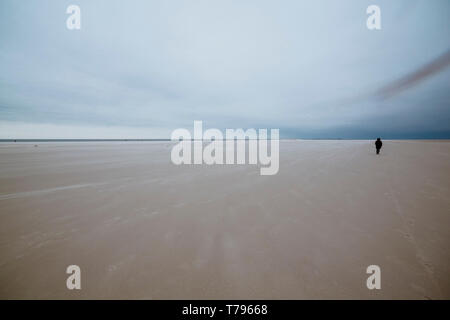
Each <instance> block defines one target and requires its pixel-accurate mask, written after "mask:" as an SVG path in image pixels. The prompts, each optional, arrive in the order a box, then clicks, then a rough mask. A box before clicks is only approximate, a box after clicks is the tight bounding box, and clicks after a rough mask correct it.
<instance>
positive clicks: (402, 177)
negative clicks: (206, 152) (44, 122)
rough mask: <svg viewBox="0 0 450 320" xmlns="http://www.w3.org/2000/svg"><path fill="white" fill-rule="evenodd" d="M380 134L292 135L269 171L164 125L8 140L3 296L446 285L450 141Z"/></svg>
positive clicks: (1, 180) (396, 290)
mask: <svg viewBox="0 0 450 320" xmlns="http://www.w3.org/2000/svg"><path fill="white" fill-rule="evenodd" d="M373 143H374V142H373V141H368V140H354V141H346V140H333V141H332V140H315V141H313V140H282V141H280V163H279V171H278V173H277V174H275V175H272V176H263V175H260V170H259V169H260V168H259V165H249V164H246V165H178V166H177V165H174V164H173V163H172V162H171V160H170V153H171V149H172V146H173V145H174V144H173V143H172V142H168V141H159V142H145V141H143V142H32V143H25V142H20V143H19V142H18V143H12V142H11V143H1V144H0V299H449V298H450V277H449V272H450V250H449V245H450V228H449V226H450V179H449V178H450V142H449V141H388V140H386V141H384V144H383V148H382V149H381V153H380V155H378V156H377V155H376V154H375V148H374V145H373ZM69 265H78V266H79V267H80V269H81V290H68V289H67V287H66V279H67V277H68V276H69V275H68V274H66V268H67V267H68V266H69ZM370 265H378V266H379V267H380V270H381V289H380V290H376V289H375V290H369V289H368V288H367V286H366V280H367V278H368V277H369V274H367V273H366V269H367V267H368V266H370Z"/></svg>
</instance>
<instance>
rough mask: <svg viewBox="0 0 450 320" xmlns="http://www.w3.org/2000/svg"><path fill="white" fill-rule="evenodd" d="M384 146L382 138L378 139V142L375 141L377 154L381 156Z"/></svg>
mask: <svg viewBox="0 0 450 320" xmlns="http://www.w3.org/2000/svg"><path fill="white" fill-rule="evenodd" d="M382 145H383V142H381V139H380V138H377V141H375V148H377V154H380V149H381V146H382Z"/></svg>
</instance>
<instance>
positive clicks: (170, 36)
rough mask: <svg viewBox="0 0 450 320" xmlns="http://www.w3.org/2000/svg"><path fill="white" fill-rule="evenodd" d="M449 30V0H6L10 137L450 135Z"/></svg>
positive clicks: (4, 57) (1, 55) (3, 109)
mask: <svg viewBox="0 0 450 320" xmlns="http://www.w3.org/2000/svg"><path fill="white" fill-rule="evenodd" d="M71 4H75V5H78V6H79V7H80V9H81V29H80V30H69V29H67V27H66V20H67V18H68V17H69V14H67V13H66V9H67V7H68V6H69V5H71ZM372 4H376V5H378V6H379V7H380V9H381V30H369V29H368V28H367V26H366V20H367V17H368V14H367V13H366V9H367V7H368V6H369V5H372ZM449 31H450V1H448V0H433V1H429V0H396V1H392V0H385V1H383V0H370V1H366V0H345V1H336V0H316V1H298V0H292V1H291V0H280V1H275V0H146V1H138V0H128V1H122V0H95V1H92V0H70V1H66V0H59V1H52V0H40V1H37V0H29V1H17V0H2V1H0V139H58V138H61V139H95V138H109V139H126V138H128V139H133V138H170V134H171V132H172V131H173V130H175V129H177V128H187V129H189V130H191V131H192V130H193V122H194V120H202V121H203V126H204V128H205V129H206V128H219V129H221V130H225V128H244V129H246V128H256V129H258V128H268V129H274V128H276V129H280V137H281V138H344V139H372V138H376V137H379V136H380V137H382V138H388V139H389V138H393V139H396V138H399V139H400V138H450V37H449Z"/></svg>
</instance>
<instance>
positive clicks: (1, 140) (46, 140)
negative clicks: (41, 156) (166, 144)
mask: <svg viewBox="0 0 450 320" xmlns="http://www.w3.org/2000/svg"><path fill="white" fill-rule="evenodd" d="M96 141H171V140H170V139H0V142H96Z"/></svg>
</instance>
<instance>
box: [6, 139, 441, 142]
mask: <svg viewBox="0 0 450 320" xmlns="http://www.w3.org/2000/svg"><path fill="white" fill-rule="evenodd" d="M191 140H192V141H193V140H194V139H191ZM224 140H226V139H224ZM238 140H240V139H238ZM245 140H248V139H245ZM280 140H284V141H296V140H305V141H307V140H309V141H311V140H314V141H352V140H354V141H364V140H369V141H371V140H375V138H373V139H364V138H360V139H359V138H358V139H357V138H355V139H343V138H309V139H303V138H282V139H280ZM383 140H386V141H440V142H446V141H448V142H450V139H448V138H442V139H439V138H429V139H427V138H404V139H402V138H395V139H390V138H385V139H383ZM161 141H166V142H171V141H172V140H171V139H0V143H4V142H13V143H14V142H161ZM176 141H177V140H176ZM176 141H175V140H174V142H176ZM204 141H209V140H204Z"/></svg>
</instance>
